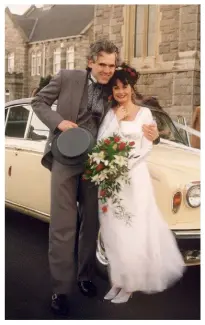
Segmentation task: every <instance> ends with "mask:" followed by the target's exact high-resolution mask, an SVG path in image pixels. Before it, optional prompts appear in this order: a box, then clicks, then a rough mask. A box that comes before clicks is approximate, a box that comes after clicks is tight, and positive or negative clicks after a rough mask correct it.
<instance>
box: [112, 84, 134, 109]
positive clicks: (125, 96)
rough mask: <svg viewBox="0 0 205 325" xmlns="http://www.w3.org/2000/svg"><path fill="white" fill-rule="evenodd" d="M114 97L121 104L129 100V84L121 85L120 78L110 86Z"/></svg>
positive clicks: (130, 93)
mask: <svg viewBox="0 0 205 325" xmlns="http://www.w3.org/2000/svg"><path fill="white" fill-rule="evenodd" d="M112 92H113V97H114V99H115V100H116V101H117V102H118V103H119V104H120V105H123V104H125V103H127V102H128V101H130V100H131V97H132V88H131V86H130V85H123V83H122V82H121V81H120V80H117V82H116V85H115V86H114V87H113V88H112Z"/></svg>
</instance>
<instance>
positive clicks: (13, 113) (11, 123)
mask: <svg viewBox="0 0 205 325" xmlns="http://www.w3.org/2000/svg"><path fill="white" fill-rule="evenodd" d="M29 112H30V109H29V106H27V105H18V106H13V107H10V108H8V112H7V114H6V128H5V135H6V136H7V137H15V138H24V134H25V131H26V126H27V122H28V117H29Z"/></svg>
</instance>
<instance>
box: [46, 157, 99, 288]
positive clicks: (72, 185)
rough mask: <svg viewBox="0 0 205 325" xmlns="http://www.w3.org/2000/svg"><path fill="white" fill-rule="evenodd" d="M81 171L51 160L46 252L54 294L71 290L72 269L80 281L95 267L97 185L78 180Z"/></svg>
mask: <svg viewBox="0 0 205 325" xmlns="http://www.w3.org/2000/svg"><path fill="white" fill-rule="evenodd" d="M82 172H83V167H82V166H81V167H79V168H77V167H76V168H72V167H69V166H65V165H62V164H60V163H58V162H57V161H55V160H54V161H53V165H52V171H51V220H50V228H49V253H48V255H49V266H50V272H51V281H52V288H53V292H54V293H57V294H70V293H71V290H72V286H73V283H74V279H75V272H77V280H78V281H83V280H91V279H92V277H93V275H94V271H95V262H96V257H95V254H96V244H97V234H98V227H99V222H98V189H97V187H96V186H95V185H94V184H93V183H91V182H89V181H84V180H82V178H81V176H82ZM77 197H78V202H79V204H78V205H77ZM78 217H79V218H78ZM76 244H77V246H76ZM76 247H77V270H76V263H75V255H76Z"/></svg>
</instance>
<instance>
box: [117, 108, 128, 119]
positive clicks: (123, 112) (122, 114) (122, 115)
mask: <svg viewBox="0 0 205 325" xmlns="http://www.w3.org/2000/svg"><path fill="white" fill-rule="evenodd" d="M115 114H116V117H117V120H118V122H120V121H121V120H123V119H124V118H125V117H126V116H127V110H126V108H124V106H120V107H118V108H116V110H115Z"/></svg>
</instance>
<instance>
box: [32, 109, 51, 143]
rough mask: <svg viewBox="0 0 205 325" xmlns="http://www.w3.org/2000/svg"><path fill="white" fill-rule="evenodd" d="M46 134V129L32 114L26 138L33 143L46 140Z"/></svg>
mask: <svg viewBox="0 0 205 325" xmlns="http://www.w3.org/2000/svg"><path fill="white" fill-rule="evenodd" d="M48 134H49V129H48V127H47V126H46V125H45V124H43V122H41V120H40V119H39V118H38V117H37V116H36V114H35V113H32V117H31V122H30V125H29V129H28V135H27V138H28V139H30V140H34V141H37V140H46V139H47V138H48Z"/></svg>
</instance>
